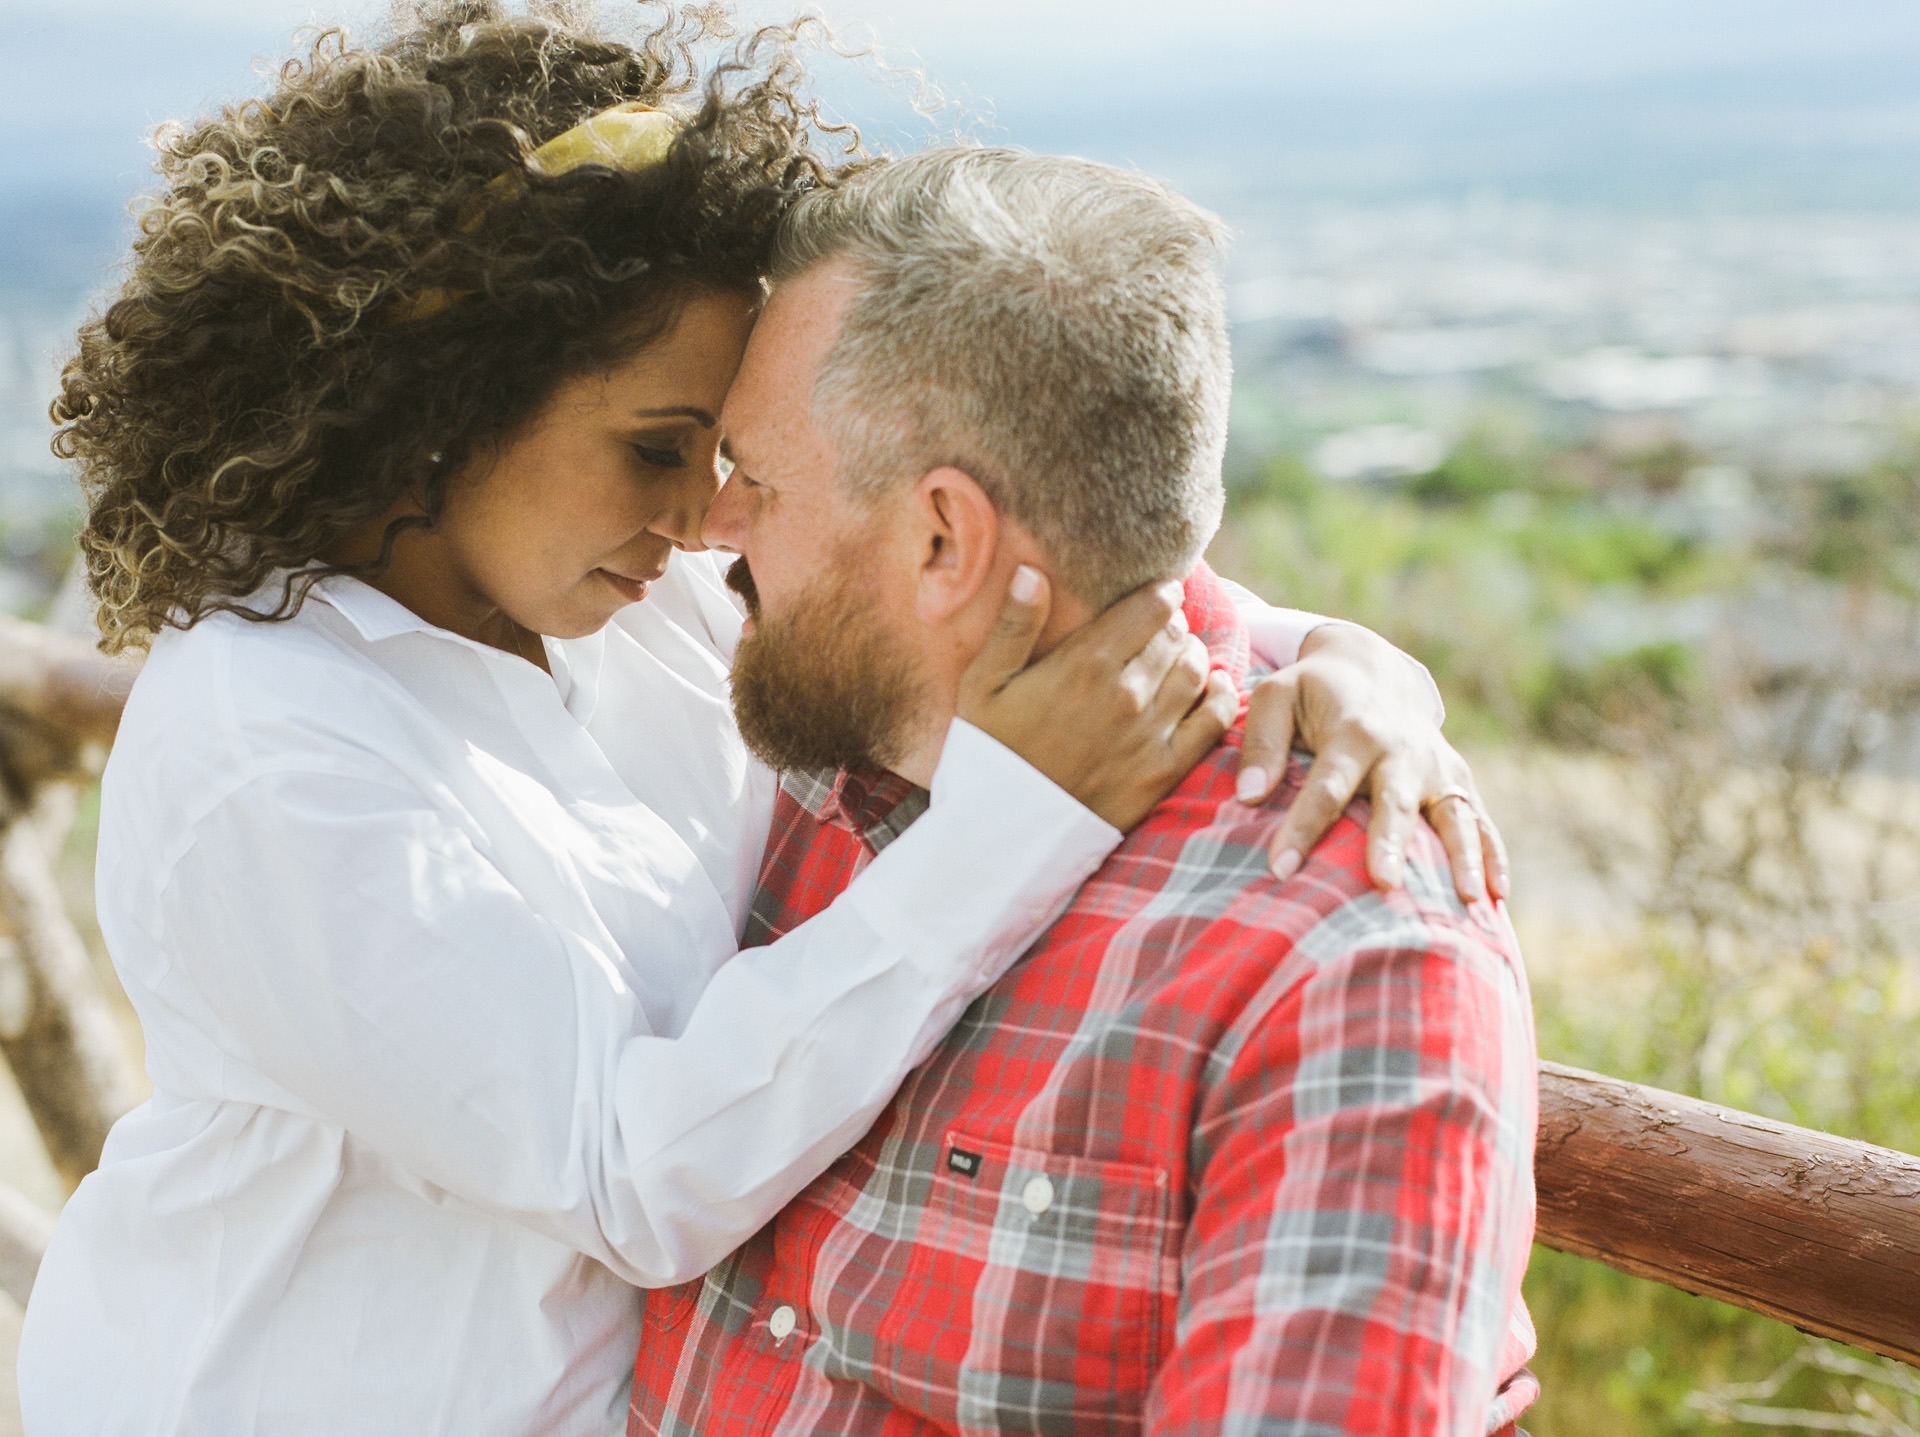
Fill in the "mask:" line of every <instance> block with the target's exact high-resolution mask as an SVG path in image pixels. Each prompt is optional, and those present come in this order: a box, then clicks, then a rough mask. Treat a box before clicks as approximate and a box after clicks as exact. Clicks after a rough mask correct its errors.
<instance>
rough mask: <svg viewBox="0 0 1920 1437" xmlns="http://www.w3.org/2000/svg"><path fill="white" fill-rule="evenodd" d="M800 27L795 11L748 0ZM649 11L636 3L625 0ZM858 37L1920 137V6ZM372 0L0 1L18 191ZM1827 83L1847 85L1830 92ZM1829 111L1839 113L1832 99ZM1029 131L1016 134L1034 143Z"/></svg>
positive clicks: (120, 153)
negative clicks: (1665, 99)
mask: <svg viewBox="0 0 1920 1437" xmlns="http://www.w3.org/2000/svg"><path fill="white" fill-rule="evenodd" d="M747 7H748V13H750V14H753V15H757V16H765V17H780V16H785V15H787V14H789V13H792V9H793V7H792V6H790V5H787V4H773V3H768V0H747ZM602 8H603V11H604V12H605V13H608V14H610V15H611V14H619V13H621V12H622V11H625V12H628V13H631V12H633V11H634V10H635V9H637V6H633V5H630V4H605V5H603V7H602ZM816 8H822V9H823V10H824V13H826V14H827V15H828V17H829V18H830V19H831V20H833V21H834V23H835V24H836V25H837V26H840V27H842V28H844V29H846V30H848V31H849V32H852V33H856V34H858V33H861V32H863V31H870V32H871V33H872V35H873V36H874V37H875V38H876V39H877V40H878V41H879V42H880V43H881V44H882V45H883V46H885V47H887V48H888V49H889V51H890V52H895V53H906V52H911V53H914V54H917V55H918V57H919V58H920V59H921V61H922V62H923V63H924V64H925V66H926V67H927V68H928V70H929V71H930V72H931V73H932V75H933V77H934V78H935V79H936V80H937V81H938V82H940V83H941V84H942V85H943V87H946V88H948V89H950V90H952V91H954V92H956V93H958V94H960V95H962V96H964V97H966V98H967V99H969V100H970V101H971V102H972V103H973V104H974V105H975V106H976V107H977V108H980V109H990V110H991V112H992V113H993V114H994V115H995V116H996V117H997V118H998V120H999V122H1000V123H1002V124H1003V125H1008V126H1010V127H1017V126H1018V125H1020V124H1022V123H1025V122H1027V121H1028V120H1030V119H1031V118H1033V117H1036V116H1041V115H1046V114H1050V113H1061V112H1072V111H1076V110H1082V109H1091V110H1094V111H1097V112H1103V113H1104V112H1114V111H1119V112H1132V113H1133V114H1134V115H1135V116H1139V115H1142V114H1149V115H1150V114H1152V113H1154V112H1156V111H1159V110H1162V109H1170V110H1172V111H1174V112H1176V113H1177V112H1178V111H1179V110H1181V109H1182V108H1183V107H1185V106H1190V105H1192V104H1193V103H1195V102H1196V101H1199V100H1204V99H1206V98H1207V97H1210V96H1218V95H1221V94H1234V93H1251V92H1259V91H1264V92H1267V93H1272V94H1279V95H1284V96H1289V97H1294V98H1297V99H1304V98H1306V97H1310V96H1328V97H1334V98H1338V99H1340V100H1342V101H1344V102H1347V103H1351V102H1352V101H1353V100H1355V99H1356V98H1358V97H1365V96H1387V97H1394V98H1404V97H1406V96H1409V95H1413V96H1426V95H1432V96H1454V97H1468V98H1470V97H1473V96H1475V95H1484V94H1499V93H1504V92H1515V93H1526V92H1529V91H1533V92H1539V91H1544V90H1554V89H1560V90H1572V91H1575V92H1579V91H1582V90H1594V89H1605V88H1608V87H1615V88H1617V87H1619V86H1622V85H1628V86H1631V85H1632V84H1634V83H1636V82H1644V81H1647V80H1655V79H1661V78H1666V79H1668V80H1671V79H1673V78H1674V77H1687V76H1695V77H1698V78H1699V79H1700V81H1701V82H1702V83H1703V84H1706V83H1711V81H1712V79H1713V77H1716V76H1720V77H1724V76H1727V75H1730V74H1741V73H1745V74H1747V75H1748V76H1749V77H1750V83H1751V84H1752V85H1753V86H1754V87H1755V88H1756V89H1758V90H1760V91H1761V92H1762V94H1763V96H1764V93H1765V91H1766V89H1767V87H1768V85H1769V80H1768V78H1767V73H1768V72H1773V80H1772V82H1771V83H1772V84H1773V85H1774V86H1775V87H1776V88H1777V89H1778V90H1779V92H1780V93H1779V96H1778V98H1779V99H1780V101H1781V103H1782V106H1783V109H1782V114H1783V115H1785V116H1788V118H1786V119H1784V120H1781V121H1778V123H1784V124H1787V125H1789V126H1790V125H1791V123H1792V120H1791V118H1790V116H1791V112H1792V109H1793V103H1792V102H1793V99H1794V96H1795V94H1796V93H1797V92H1798V90H1799V89H1800V88H1803V87H1804V84H1805V83H1806V77H1808V76H1816V77H1831V76H1834V75H1842V76H1851V77H1853V78H1856V79H1857V80H1858V82H1859V91H1860V93H1859V94H1858V96H1857V97H1856V99H1855V101H1854V103H1851V104H1848V105H1842V106H1840V107H1839V108H1840V109H1842V110H1844V112H1845V113H1846V115H1847V116H1848V117H1849V118H1848V122H1849V123H1852V124H1853V125H1855V126H1856V127H1857V128H1859V129H1860V130H1861V131H1862V132H1863V133H1873V132H1874V131H1875V130H1876V128H1877V129H1878V130H1881V131H1885V130H1894V131H1899V132H1902V133H1910V134H1915V135H1920V84H1916V83H1914V82H1911V81H1910V82H1908V83H1907V84H1906V85H1905V86H1904V93H1903V92H1902V91H1903V87H1902V85H1901V84H1900V82H1899V77H1900V76H1901V75H1902V73H1903V72H1904V74H1906V75H1909V76H1911V75H1915V74H1920V3H1916V0H1820V3H1819V4H1811V3H1808V0H1312V3H1309V0H1174V3H1169V0H972V3H967V4H958V3H955V0H821V3H820V4H819V5H818V6H817V7H816ZM381 9H382V7H381V6H380V5H379V4H378V3H368V0H337V3H324V0H322V3H314V0H168V3H166V4H164V5H155V4H153V3H151V0H58V3H51V0H0V125H4V126H5V131H6V133H9V134H12V135H16V136H21V137H31V139H32V141H33V143H32V144H31V146H30V147H28V148H26V149H24V150H23V149H22V148H20V147H18V146H17V145H16V147H15V148H14V149H13V150H12V152H11V153H10V154H0V181H13V182H18V181H20V180H23V179H31V178H33V177H34V175H35V174H36V172H39V173H40V174H41V177H42V178H46V176H45V174H44V170H45V167H46V161H47V158H48V154H47V151H48V150H51V151H53V152H55V153H59V152H62V151H64V152H65V153H67V154H70V155H73V156H75V157H80V158H84V160H85V161H86V163H88V164H89V165H94V166H98V165H99V164H100V163H102V162H105V163H109V164H112V165H114V166H115V167H116V173H117V172H119V171H122V170H124V171H127V172H128V178H133V177H134V176H136V175H137V173H138V172H139V170H140V169H141V167H142V164H143V157H142V154H141V152H140V149H139V137H140V135H141V134H142V133H143V132H144V131H146V130H147V129H148V128H149V127H150V126H151V125H152V124H153V123H155V122H156V121H158V120H160V119H163V118H166V117H168V116H170V115H178V114H182V113H186V112H190V111H192V110H195V109H197V108H200V107H201V106H203V105H205V104H206V103H207V102H209V101H211V100H215V99H221V98H233V97H236V96H237V95H239V94H243V93H246V92H248V91H250V90H251V89H253V88H256V87H257V85H258V81H257V79H256V78H255V77H254V75H253V73H252V68H251V67H252V66H253V65H254V64H255V62H256V61H257V60H258V59H259V58H260V57H262V56H266V55H271V54H275V53H281V52H283V51H284V49H285V47H286V45H287V42H288V39H289V36H290V33H291V31H292V29H293V28H294V27H295V26H297V25H300V24H305V23H313V22H316V21H328V20H334V19H338V18H341V17H343V16H344V17H345V18H347V19H348V20H349V21H365V20H367V19H369V18H373V17H377V16H378V15H379V14H380V13H381ZM1827 88H1828V89H1831V88H1833V86H1831V85H1828V86H1827ZM1827 98H1829V99H1830V98H1831V97H1830V96H1829V97H1827ZM1015 138H1018V136H1017V135H1016V136H1015Z"/></svg>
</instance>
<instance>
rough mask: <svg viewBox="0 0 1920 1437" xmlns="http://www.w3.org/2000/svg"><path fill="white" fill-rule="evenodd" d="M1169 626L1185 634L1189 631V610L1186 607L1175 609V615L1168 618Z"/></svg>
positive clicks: (1176, 631)
mask: <svg viewBox="0 0 1920 1437" xmlns="http://www.w3.org/2000/svg"><path fill="white" fill-rule="evenodd" d="M1167 627H1168V628H1170V629H1172V630H1173V631H1174V633H1176V634H1184V633H1185V632H1186V631H1187V611H1186V610H1185V609H1175V610H1174V611H1173V617H1172V618H1171V619H1168V620H1167Z"/></svg>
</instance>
